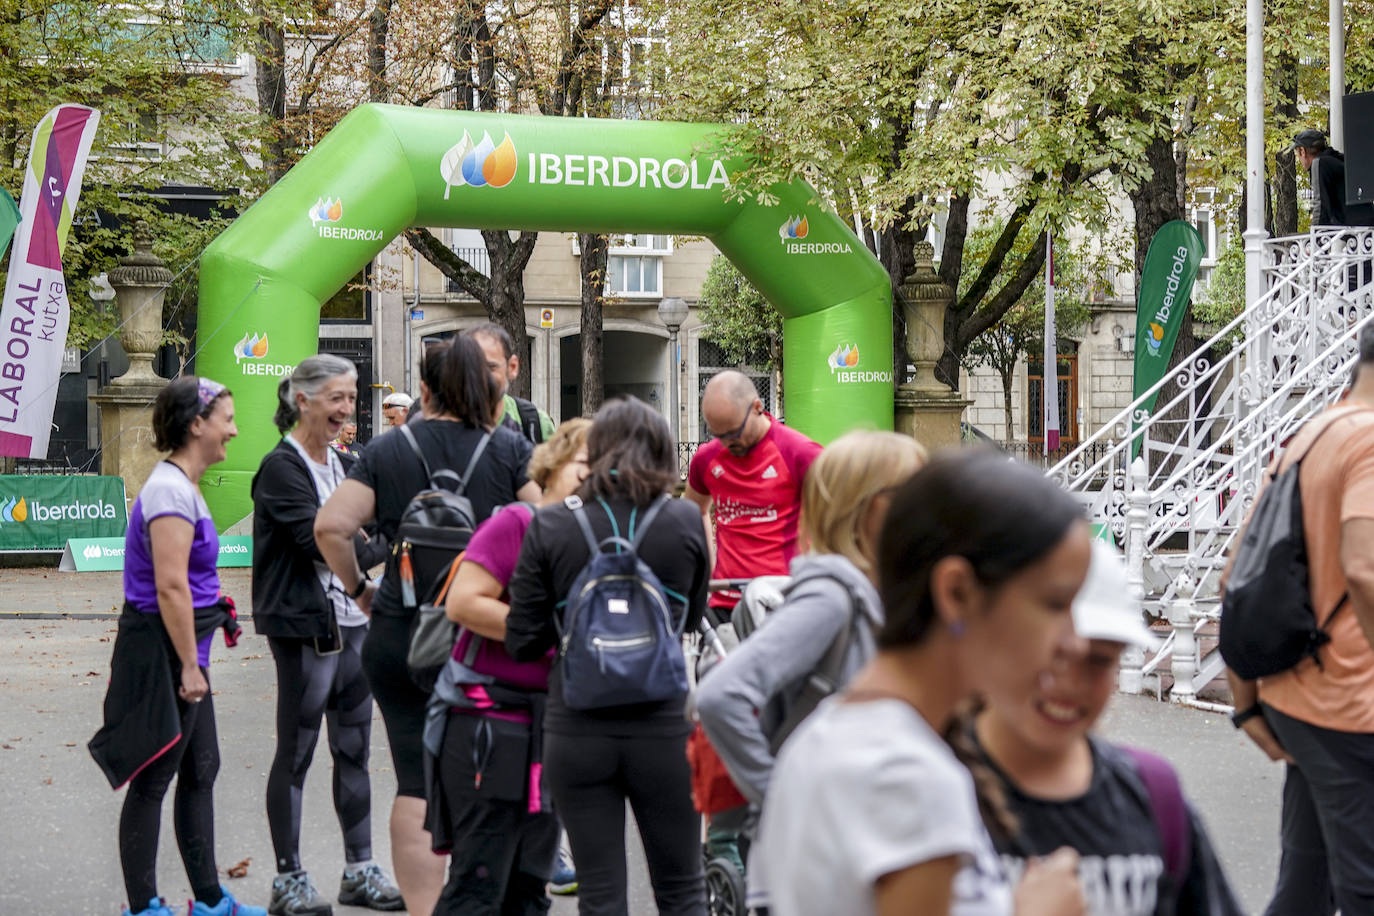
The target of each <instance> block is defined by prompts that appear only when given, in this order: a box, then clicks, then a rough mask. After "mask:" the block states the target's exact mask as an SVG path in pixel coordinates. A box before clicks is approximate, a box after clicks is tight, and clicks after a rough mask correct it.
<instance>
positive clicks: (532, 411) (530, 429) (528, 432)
mask: <svg viewBox="0 0 1374 916" xmlns="http://www.w3.org/2000/svg"><path fill="white" fill-rule="evenodd" d="M511 397H512V398H513V399H514V401H515V410H516V412H517V413H519V414H520V434H521V435H522V436H524V437H525V438H526V439H528V440H530V442H532V443H534V444H535V445H538V444H539V443H541V442H543V441H544V424H543V423H542V422H540V420H539V408H538V407H536V406H534V402H533V401H527V400H525V399H524V398H517V397H515V395H511Z"/></svg>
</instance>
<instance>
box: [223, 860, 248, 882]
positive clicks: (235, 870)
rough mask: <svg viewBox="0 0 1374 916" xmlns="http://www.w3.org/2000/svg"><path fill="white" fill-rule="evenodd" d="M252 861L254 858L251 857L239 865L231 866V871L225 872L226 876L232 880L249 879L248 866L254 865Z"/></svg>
mask: <svg viewBox="0 0 1374 916" xmlns="http://www.w3.org/2000/svg"><path fill="white" fill-rule="evenodd" d="M252 861H253V857H252V856H249V857H248V858H246V859H244V860H242V861H240V862H238V863H237V864H234V865H230V866H229V870H228V871H227V872H225V874H227V875H228V876H229V877H231V878H243V877H247V875H248V866H249V865H250V864H251V863H252Z"/></svg>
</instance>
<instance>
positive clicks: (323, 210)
mask: <svg viewBox="0 0 1374 916" xmlns="http://www.w3.org/2000/svg"><path fill="white" fill-rule="evenodd" d="M342 216H343V198H342V197H341V198H339V199H338V200H330V199H329V198H327V197H317V198H315V206H313V207H311V208H310V224H311V225H312V226H313V225H317V224H319V223H337V222H338V221H339V219H340V218H341V217H342Z"/></svg>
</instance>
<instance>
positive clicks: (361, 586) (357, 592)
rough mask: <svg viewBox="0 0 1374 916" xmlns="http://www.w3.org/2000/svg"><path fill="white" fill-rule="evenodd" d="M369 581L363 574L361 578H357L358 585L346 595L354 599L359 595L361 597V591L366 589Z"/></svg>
mask: <svg viewBox="0 0 1374 916" xmlns="http://www.w3.org/2000/svg"><path fill="white" fill-rule="evenodd" d="M371 582H372V580H371V579H369V578H368V577H367V576H363V577H362V578H361V579H359V580H358V587H357V588H355V589H353V591H351V592H349V593H348V597H350V598H352V599H353V600H354V601H357V600H358V599H359V598H360V597H362V594H363V592H365V591H367V586H368V585H369V584H370V583H371Z"/></svg>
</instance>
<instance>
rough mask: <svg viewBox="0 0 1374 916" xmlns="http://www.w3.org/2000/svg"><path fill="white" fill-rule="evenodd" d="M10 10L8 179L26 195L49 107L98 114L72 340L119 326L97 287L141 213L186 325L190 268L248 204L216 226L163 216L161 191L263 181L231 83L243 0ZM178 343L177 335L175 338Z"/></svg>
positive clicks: (246, 115)
mask: <svg viewBox="0 0 1374 916" xmlns="http://www.w3.org/2000/svg"><path fill="white" fill-rule="evenodd" d="M0 8H2V9H3V12H0V183H2V184H3V185H4V186H5V188H6V189H7V190H9V191H10V193H11V194H13V195H14V196H15V197H16V198H17V197H18V196H19V195H20V192H21V188H22V185H23V174H24V168H25V163H26V162H27V160H28V157H29V141H30V137H31V136H32V132H33V129H34V126H35V125H36V124H37V122H38V120H39V119H40V118H41V117H42V116H43V114H44V113H46V112H47V111H48V110H49V109H51V108H52V107H53V106H55V105H58V104H61V103H63V102H75V103H80V104H84V105H90V106H92V107H94V108H98V109H100V112H101V120H100V126H99V129H98V130H97V133H96V135H95V142H94V145H93V146H92V148H91V158H90V161H89V164H88V166H87V169H86V175H85V181H84V183H83V188H82V193H81V200H80V204H79V208H78V210H77V213H76V214H75V221H74V224H73V228H72V233H71V236H70V239H69V241H68V244H67V249H66V253H65V256H64V268H65V273H66V276H67V281H68V287H69V289H70V290H71V291H72V292H71V295H70V297H69V298H70V302H71V309H72V314H71V329H70V331H69V333H68V340H67V342H68V345H70V346H83V347H84V346H86V345H88V344H90V343H91V342H93V341H95V340H98V339H99V338H101V337H103V336H105V335H106V334H108V333H109V332H110V331H111V330H112V329H113V327H114V314H113V309H112V308H110V309H105V310H101V309H99V308H97V307H96V305H95V303H94V302H92V301H91V299H90V298H89V297H88V296H87V295H86V289H87V284H88V282H89V280H90V278H92V277H94V276H95V275H97V274H99V273H101V272H103V271H106V270H109V269H110V268H112V267H114V266H115V264H116V262H117V259H118V258H119V256H120V255H123V254H126V253H127V251H128V248H127V245H128V234H129V231H130V228H131V225H132V221H133V220H134V219H138V218H142V219H146V220H148V221H149V223H150V224H151V225H152V227H153V233H154V237H155V239H156V241H157V245H156V251H157V253H158V254H159V255H160V256H162V257H163V258H165V259H166V260H167V261H168V266H169V267H170V268H171V269H172V271H173V273H174V274H178V275H179V281H178V282H179V283H181V286H180V287H179V288H176V289H173V290H171V291H170V292H172V293H173V295H170V296H169V297H168V301H169V305H168V308H169V310H170V311H169V315H170V314H176V315H177V316H178V317H177V320H178V322H180V321H181V318H182V317H184V316H186V315H189V314H192V313H194V308H193V307H191V308H185V307H184V306H185V301H184V299H185V296H184V294H185V292H186V289H187V287H186V283H185V278H186V277H187V276H193V274H194V271H193V270H190V269H189V268H190V267H191V265H192V264H193V262H194V260H195V258H196V257H197V256H198V255H199V253H200V251H201V249H202V248H203V247H204V245H205V243H206V242H207V241H208V239H209V238H212V237H213V236H214V234H215V233H217V232H218V231H219V229H220V228H222V226H223V225H224V223H225V222H227V220H228V219H229V218H230V217H231V216H232V213H233V212H234V211H235V210H236V209H237V208H238V207H239V206H241V205H242V202H243V200H242V198H234V197H231V198H229V199H228V200H226V201H225V206H224V209H223V210H222V211H221V213H220V216H219V217H218V218H217V219H212V220H211V221H210V222H209V223H208V224H206V223H198V222H197V221H194V220H190V219H188V218H186V217H180V216H174V215H171V214H168V213H166V212H165V211H164V208H163V207H162V206H161V200H160V199H159V198H158V197H157V196H156V195H154V194H152V193H151V192H152V191H154V190H155V189H157V188H159V187H161V186H163V185H171V184H182V185H209V186H213V187H215V188H218V189H224V190H227V191H231V192H233V191H239V192H246V191H249V190H251V189H252V188H253V186H254V182H255V176H256V170H255V169H254V167H253V166H252V164H251V154H252V151H253V147H254V133H253V130H254V122H253V117H252V111H251V109H250V108H249V107H248V106H247V105H246V104H244V103H243V101H242V100H240V99H238V98H237V97H235V96H234V94H233V92H232V91H231V89H230V85H229V83H230V77H231V76H232V73H233V71H234V67H235V66H236V63H237V60H236V54H235V48H236V46H237V40H238V36H239V35H240V34H241V32H242V29H243V25H244V22H245V18H244V15H243V13H242V10H241V8H240V6H239V4H237V3H235V2H232V0H183V2H181V3H179V4H177V5H176V11H177V15H175V16H171V15H168V10H169V8H170V5H169V4H167V3H166V2H163V0H124V2H120V3H93V2H76V0H73V2H62V3H55V2H43V0H9V2H7V3H5V4H3V5H0ZM193 299H194V296H193V295H192V300H193ZM178 303H180V304H181V305H182V306H183V309H182V311H181V312H180V313H179V314H178V313H177V312H176V311H175V310H176V309H177V306H178ZM193 304H194V303H193V301H192V306H193ZM177 337H178V332H177V331H176V330H175V329H174V330H173V331H172V332H171V334H170V335H169V339H176V338H177Z"/></svg>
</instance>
